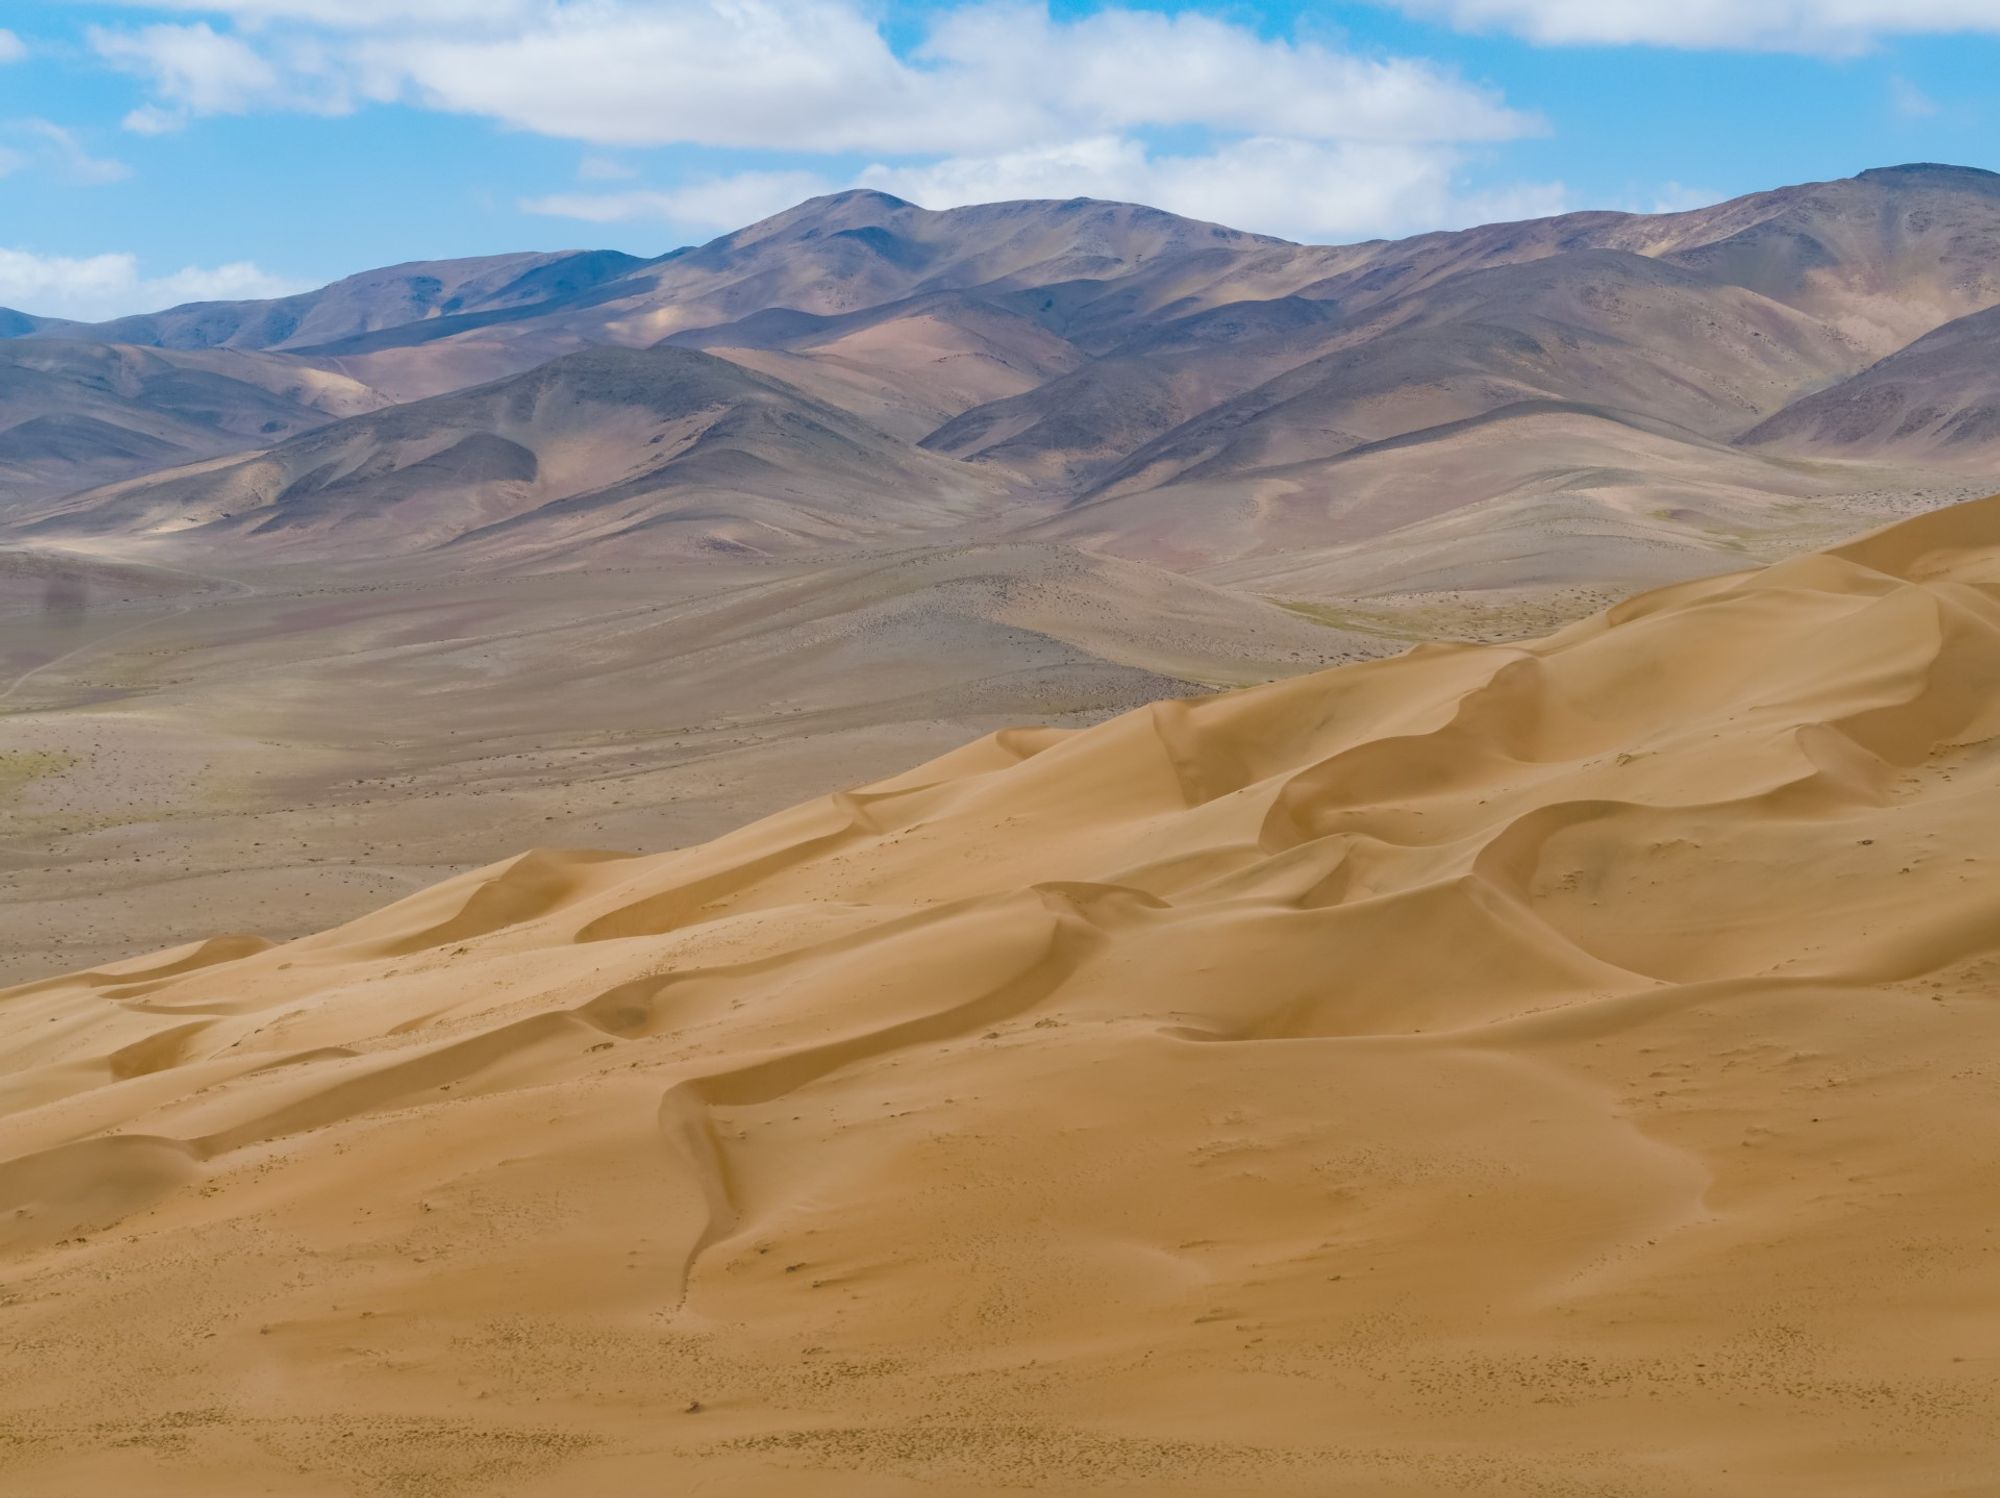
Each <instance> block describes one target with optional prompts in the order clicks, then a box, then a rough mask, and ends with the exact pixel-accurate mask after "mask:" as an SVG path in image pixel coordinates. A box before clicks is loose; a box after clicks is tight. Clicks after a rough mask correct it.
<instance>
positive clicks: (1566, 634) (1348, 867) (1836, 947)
mask: <svg viewBox="0 0 2000 1498" xmlns="http://www.w3.org/2000/svg"><path fill="white" fill-rule="evenodd" d="M1996 736H2000V497H1996V498H1995V499H1992V500H1986V501H1982V502H1979V503H1976V504H1971V505H1966V506H1961V507H1958V508H1956V509H1952V510H1949V511H1942V512H1938V513H1935V514H1932V515H1927V516H1924V517H1922V518H1920V519H1918V520H1915V521H1911V522H1907V523H1905V524H1903V525H1901V526H1899V527H1896V528H1893V529H1891V530H1889V531H1886V532H1882V533H1879V534H1877V535H1874V536H1872V537H1869V538H1865V539H1863V540H1862V541H1859V542H1856V543H1853V544H1851V545H1847V546H1843V547H1840V548H1838V549H1835V550H1833V551H1829V552H1825V553H1821V554H1816V555H1808V556H1804V557H1801V558H1798V559H1795V560H1792V561H1789V562H1785V563H1782V564H1780V565H1777V566H1774V567H1771V568H1768V569H1766V570H1764V571H1761V572H1756V573H1747V574H1737V575H1733V576H1729V577H1724V578H1719V579H1712V580H1707V581H1702V582H1697V583H1690V584H1681V585H1678V586H1675V587H1672V588H1668V589H1665V590H1663V591H1660V592H1656V593H1652V594H1649V595H1646V596H1643V597H1640V598H1637V599H1634V600H1632V601H1630V602H1628V603H1625V604H1622V605H1620V606H1618V607H1617V608H1614V609H1612V610H1610V611H1609V612H1607V613H1605V614H1603V615H1600V616H1597V617H1595V618H1592V619H1589V620H1586V621H1584V622H1582V623H1579V624H1577V625H1574V626H1571V627H1570V628H1568V629H1566V630H1564V631H1563V632H1561V633H1559V634H1557V635H1555V636H1553V637H1550V638H1548V639H1546V640H1543V641H1540V642H1537V643H1531V644H1524V645H1515V646H1494V647H1470V646H1467V647H1435V646H1434V647H1424V648H1420V649H1418V650H1416V651H1413V652H1411V653H1410V654H1408V655H1406V656H1403V657H1400V658H1398V659H1395V660H1391V661H1382V662H1372V663H1365V664H1360V665H1353V666H1347V667H1343V668H1339V669H1336V670H1332V671H1328V672H1323V673H1320V674H1317V675H1312V676H1306V677H1300V678H1296V679H1293V680H1289V681H1285V682H1280V683H1277V684H1274V685H1271V686H1267V687H1261V688H1255V689H1251V690H1247V691H1243V692H1239V693H1234V694H1230V695H1226V696H1220V697H1213V698H1207V699H1201V700H1195V701H1187V702H1162V703H1158V704H1155V705H1152V706H1149V707H1146V708H1142V709H1140V710H1138V711H1136V712H1132V713H1129V714H1127V715H1125V716H1123V717H1120V718H1117V719H1114V720H1112V721H1110V722H1108V723H1105V724H1103V725H1101V726H1098V727H1096V728H1092V729H1088V730H1084V731H1081V732H1076V733H1067V734H1066V733H1059V732H1055V731H1050V730H1035V729H1016V730H1009V731H1005V732H1001V733H998V734H995V735H992V736H989V737H987V738H985V739H981V740H979V741H976V742H974V743H972V744H969V745H967V746H965V747H964V748H962V749H959V750H957V751H955V752H953V753H951V754H948V755H946V756H944V757H943V758H941V759H938V760H935V761H933V762H931V763H930V764H927V765H924V766H922V767H920V768H918V769H915V770H912V771H910V772H908V773H907V774H904V775H901V776H898V777H895V778H893V779H890V780H886V781H882V782H879V783H877V784H874V785H871V786H868V787H866V788H864V789H860V790H856V791H852V792H847V793H843V794H838V795H834V796H830V797H826V798H823V799H821V800H817V801H813V802H809V803H807V804H805V805H802V806H800V807H798V808H796V809H794V810H792V811H789V812H785V813H782V814H780V815H778V816H775V817H772V818H769V819H766V820H764V821H762V822H759V823H756V824H755V825H752V826H750V827H747V828H745V829H743V830H742V831H740V832H737V833H734V834H732V835H730V836H726V837H723V838H721V839H718V840H717V841H715V842H713V843H709V844H706V845H703V846H700V847H696V848H692V849H688V850H685V851H682V852H678V853H674V854H669V855H662V856H655V857H631V856H625V855H619V854H610V853H576V852H554V851H534V852H529V853H525V854H523V855H521V856H519V857H518V858H515V859H512V860H510V861H508V862H505V863H502V864H499V865H496V866H494V867H492V868H488V869H484V870H481V871H479V872H476V873H473V874H470V875H467V876H464V877H462V878H458V879H455V880H452V881H449V882H447V883H445V884H442V885H439V886H437V887H435V888H432V889H430V890H427V891H424V892H422V893H420V894H417V895H415V896H413V897H411V898H409V899H406V900H403V901H401V902H399V903H397V904H394V905H391V906H389V907H387V908H385V909H383V910H380V911H378V912H376V913H375V914H372V915H370V916H367V917H365V918H363V919H360V920H357V921H354V922H351V923H349V924H346V925H343V926H339V927H336V928H334V929H331V930H328V931H325V932H323V933H321V934H319V935H315V936H311V937H307V938H304V939H302V940H298V941H294V942H291V943H288V944H286V945H283V946H278V947H268V946H266V945H265V944H264V943H262V942H261V941H260V940H258V939H257V938H255V937H252V936H220V937H217V938H216V939H214V940H212V941H209V942H205V943H200V944H196V945H192V946H188V947H184V948H181V949H178V950H175V951H169V952H165V953H161V954H159V955H157V956H153V957H146V958H139V959H135V960H132V961H129V962H124V963H119V964H114V965H111V966H107V967H103V968H99V969H97V970H94V971H91V972H87V973H83V974H78V975H75V976H71V977H67V978H61V979H54V980H50V981H47V982H43V983H37V984H30V985H27V986H25V987H20V988H15V989H12V990H10V991H7V992H6V993H4V994H0V1036H4V1047H3V1048H0V1055H4V1056H5V1057H6V1062H5V1067H6V1069H5V1072H4V1075H3V1076H0V1108H4V1110H5V1111H4V1120H0V1158H4V1161H5V1163H4V1164H0V1243H4V1249H0V1252H4V1255H5V1257H4V1260H0V1262H4V1264H5V1266H6V1268H5V1303H4V1306H0V1309H3V1310H4V1314H5V1315H6V1317H7V1326H8V1330H9V1333H10V1335H9V1336H8V1337H7V1338H6V1339H4V1340H0V1369H4V1378H0V1432H4V1435H5V1440H0V1464H4V1465H0V1474H4V1476H5V1478H6V1481H7V1483H8V1485H9V1486H10V1487H11V1488H15V1489H18V1490H20V1491H32V1492H36V1493H51V1494H54V1493H65V1492H84V1491H120V1490H122V1491H137V1490H142V1489H143V1490H145V1491H149V1492H186V1493H197V1492H201V1493H207V1492H215V1491H220V1490H228V1491H284V1492H296V1493H306V1492H310V1493H321V1492H325V1493H336V1492H380V1493H481V1494H486V1493H523V1494H526V1493H535V1494H541V1493H547V1494H554V1493H558V1492H570V1493H573V1492H578V1491H585V1492H620V1491H642V1490H644V1491H651V1490H674V1491H682V1490H685V1491H701V1492H705V1493H743V1494H753V1493H756V1494H763V1493H774V1492H799V1493H808V1492H809V1493H814V1494H822V1493H833V1494H862V1493H866V1494H871V1495H873V1494H884V1493H888V1494H901V1493H916V1492H925V1493H934V1492H952V1493H998V1492H1003V1491H1008V1492H1011V1491H1018V1490H1022V1489H1027V1490H1031V1491H1044V1492H1086V1491H1102V1490H1107V1489H1122V1490H1124V1491H1137V1492H1147V1493H1173V1492H1185V1493H1204V1494H1213V1493H1245V1494H1248V1493H1301V1494H1304V1493H1312V1494H1325V1493H1331V1492H1339V1493H1366V1494H1433V1493H1449V1492H1466V1493H1480V1494H1489V1493H1491V1494H1502V1493H1536V1494H1546V1493H1576V1494H1592V1495H1598V1494H1634V1495H1660V1498H1668V1495H1673V1498H1683V1495H1689V1494H1745V1495H1749V1494H1756V1495H1767V1494H1774V1493H1810V1494H1815V1495H1827V1494H1864V1493H1866V1494H1892V1493H1893V1494H1898V1495H1903V1494H1916V1493H1968V1492H1976V1491H1982V1490H1984V1489H1986V1488H1987V1487H1989V1486H1991V1484H1992V1483H1993V1481H1994V1480H1995V1476H1996V1468H2000V1454H1997V1453H1996V1451H1995V1447H1994V1441H1993V1433H1992V1410H1993V1408H1994V1407H1995V1404H1994V1401H1995V1396H1996V1393H2000V1390H1996V1383H2000V1376H1996V1368H1995V1364H1994V1362H1993V1360H1992V1357H1991V1346H1992V1340H1993V1333H1994V1331H1995V1327H1996V1321H2000V1277H1996V1274H1995V1267H1996V1266H1995V1263H1994V1256H1995V1253H1996V1250H2000V1239H1996V1237H1995V1235H1994V1233H1993V1231H1992V1229H1991V1225H1990V1222H1989V1216H1990V1213H1989V1209H1988V1205H1987V1204H1988V1203H1989V1202H1990V1201H1991V1200H1992V1198H1993V1192H1994V1190H1995V1188H1996V1186H2000V1179H1996V1177H2000V1167H1996V1165H1995V1163H1994V1162H1995V1161H1996V1160H2000V1112H1997V1111H1996V1109H1995V1107H1994V1101H1995V1086H1996V1079H1997V1078H2000V1069H1997V1068H2000V1062H1996V1060H1995V1057H1996V1054H2000V1053H1996V1045H2000V1010H1996V1009H1995V1006H1994V1004H1993V992H1994V982H1995V977H1996V974H2000V881H1996V879H1995V877H1994V870H1993V867H1992V863H1993V859H1994V857H1995V856H1996V855H1995V854H1994V851H1993V849H1994V846H1995V827H1994V820H1995V817H1996V814H2000V802H1996V800H1995V797H1994V795H1993V793H1992V790H1991V786H1992V784H1993V781H1994V772H1995V767H1996V751H1995V744H1994V741H1995V738H1996Z"/></svg>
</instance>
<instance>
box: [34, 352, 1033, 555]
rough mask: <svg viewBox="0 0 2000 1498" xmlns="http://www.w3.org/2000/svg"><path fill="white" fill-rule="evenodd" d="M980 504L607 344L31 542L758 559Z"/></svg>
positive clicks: (897, 531)
mask: <svg viewBox="0 0 2000 1498" xmlns="http://www.w3.org/2000/svg"><path fill="white" fill-rule="evenodd" d="M993 492H994V491H993V489H992V487H991V486H990V485H988V484H982V482H981V480H980V476H979V475H976V474H968V473H966V472H965V471H964V470H962V469H960V468H958V467H956V466H955V465H952V464H949V463H947V462H945V461H944V460H942V459H937V458H933V457H931V456H930V455H928V454H925V453H920V452H917V451H915V450H914V449H911V448H909V447H907V446H906V445H904V444H902V443H899V442H897V441H896V440H895V439H893V438H890V437H888V436H885V435H884V434H882V433H880V432H878V431H875V430H874V429H873V428H871V427H868V426H866V425H865V424H863V423H862V422H860V421H858V420H857V419H855V418H854V417H852V416H850V415H849V414H847V413H846V412H844V411H841V410H838V409H836V408H834V407H831V406H827V405H824V404H822V403H820V402H817V401H813V400H811V399H810V398H809V397H807V396H804V395H802V394H800V393H799V392H798V391H795V390H793V389H791V388H790V387H788V386H786V385H783V384H781V383H779V382H777V381H775V380H771V379H767V378H765V377H763V376H760V375H756V374H753V373H751V372H749V371H747V370H744V369H741V368H739V367H738V366H736V365H734V364H731V363H729V362H728V361H726V360H722V359H717V358H714V357H713V356H711V355H708V354H704V353H699V352H697V351H695V350H692V349H678V348H657V349H615V348H606V349H593V350H587V351H585V352H583V353H579V354H572V355H569V356H566V357H564V358H561V359H556V360H552V361H550V362H549V363H547V364H544V365H542V366H540V367H539V368H537V369H535V370H533V371H531V372H529V373H527V374H524V375H517V376H514V377H512V378H510V379H506V380H501V381H498V382H496V383H494V384H491V385H486V386H480V387H478V388H475V389H472V390H467V391H460V392H457V393H455V394H452V395H446V396H436V397H433V398H431V399H429V400H424V401H415V402H411V403H409V404H406V405H401V406H395V407H392V408H390V409H388V410H385V411H378V412H374V413H371V414H369V415H365V416H360V417H356V418H354V419H352V420H348V421H344V422H340V423H337V424H336V425H334V426H331V427H328V428H325V429H323V430H320V431H317V432H313V433H310V434H308V435H306V436H304V437H300V438H296V439H293V440H291V441H288V442H285V443H281V444H280V445H279V446H277V447H275V448H273V449H271V450H270V451H269V452H266V453H262V454H258V455H255V456H252V457H247V458H243V459H240V460H237V461H234V462H230V463H224V464H215V463H208V464H200V465H195V466H193V467H189V468H185V469H179V470H174V471H170V472H168V473H164V474H159V475H154V476H151V477H148V478H145V479H141V480H136V481H133V482H129V483H125V484H119V485H113V486H110V487H108V488H105V489H100V490H93V491H89V492H86V493H83V494H79V495H74V496H71V497H70V498H68V499H66V500H65V501H63V502H62V504H61V505H60V506H59V507H57V508H56V509H54V510H52V511H50V512H48V513H46V514H45V515H44V516H42V517H41V518H40V520H39V521H38V522H37V523H36V524H35V525H34V526H33V527H32V528H31V529H32V530H33V531H34V532H35V533H38V534H53V533H58V532H60V533H65V534H77V533H81V534H107V533H119V534H134V533H150V534H169V535H179V534H182V533H186V534H187V536H188V537H189V538H192V537H193V536H196V535H198V536H199V538H200V541H201V544H202V545H204V546H207V545H213V544H218V543H220V542H222V541H223V540H224V539H225V538H226V539H227V541H228V544H231V545H235V546H243V547H247V548H250V549H252V550H261V551H263V552H266V553H268V552H271V551H273V550H277V551H288V552H301V551H302V552H308V553H311V554H313V555H321V556H352V555H360V556H379V555H382V554H384V550H385V548H386V549H387V550H388V551H390V552H392V553H394V554H399V555H400V554H408V553H412V552H417V551H422V550H425V549H427V548H434V547H439V546H445V545H452V544H456V545H458V546H460V547H461V548H462V549H463V550H466V551H468V552H471V553H475V554H480V555H484V556H486V557H488V558H489V559H493V558H507V557H512V556H514V555H517V554H536V555H542V554H547V553H549V552H551V551H555V550H561V551H563V552H564V553H566V554H570V555H576V556H581V555H587V554H588V553H589V552H590V551H591V550H592V549H593V548H597V547H618V548H623V547H626V546H628V545H636V546H639V547H640V548H641V549H642V550H647V551H650V552H651V553H652V554H655V555H657V554H659V553H660V552H672V551H681V552H691V553H697V554H698V553H701V552H703V551H709V550H714V549H718V548H720V549H728V550H739V551H747V552H758V553H761V552H770V551H785V550H794V549H799V548H802V547H806V546H827V545H837V544H845V543H852V542H855V541H861V540H867V539H871V538H878V537H903V536H906V535H909V534H911V533H914V532H918V531H921V530H923V529H925V528H927V527H930V526H934V525H939V524H943V523H947V522H949V521H951V520H953V519H955V518H957V517H958V516H960V515H961V514H963V513H964V512H965V511H966V510H968V509H969V508H970V507H972V506H974V505H976V504H977V503H979V502H980V501H982V500H983V499H986V498H989V497H990V496H991V495H992V493H993Z"/></svg>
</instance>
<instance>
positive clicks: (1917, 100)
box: [1889, 75, 1938, 120]
mask: <svg viewBox="0 0 2000 1498" xmlns="http://www.w3.org/2000/svg"><path fill="white" fill-rule="evenodd" d="M1889 107H1890V108H1891V109H1893V110H1895V111H1896V113H1897V114H1899V115H1901V116H1902V117H1903V118H1904V119H1906V120H1927V119H1929V118H1930V117H1931V116H1932V115H1934V114H1936V113H1937V112H1938V102H1937V100H1935V99H1933V98H1932V97H1931V96H1930V95H1929V94H1927V93H1925V92H1924V91H1923V90H1922V89H1920V88H1918V87H1917V86H1916V85H1915V84H1914V83H1912V82H1910V80H1909V79H1907V78H1904V77H1902V76H1900V75H1898V76H1897V77H1894V78H1891V79H1890V80H1889Z"/></svg>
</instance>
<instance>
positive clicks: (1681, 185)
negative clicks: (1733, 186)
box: [1631, 182, 1723, 213]
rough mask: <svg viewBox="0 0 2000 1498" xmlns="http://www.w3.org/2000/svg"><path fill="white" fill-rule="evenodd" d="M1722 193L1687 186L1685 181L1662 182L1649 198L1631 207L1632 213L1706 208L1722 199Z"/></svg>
mask: <svg viewBox="0 0 2000 1498" xmlns="http://www.w3.org/2000/svg"><path fill="white" fill-rule="evenodd" d="M1722 198H1723V195H1722V194H1721V193H1719V192H1712V191H1710V190H1709V189H1708V188H1706V187H1689V186H1688V185H1687V184H1686V183H1685V182H1665V183H1662V184H1661V185H1660V187H1659V189H1658V191H1656V192H1655V193H1654V194H1653V195H1652V197H1651V198H1649V199H1644V200H1642V201H1641V202H1639V203H1637V204H1635V205H1634V206H1633V208H1632V210H1631V211H1632V212H1634V213H1685V212H1687V211H1688V210H1689V209H1691V208H1707V207H1710V206H1712V205H1714V204H1716V203H1720V202H1721V201H1722Z"/></svg>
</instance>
